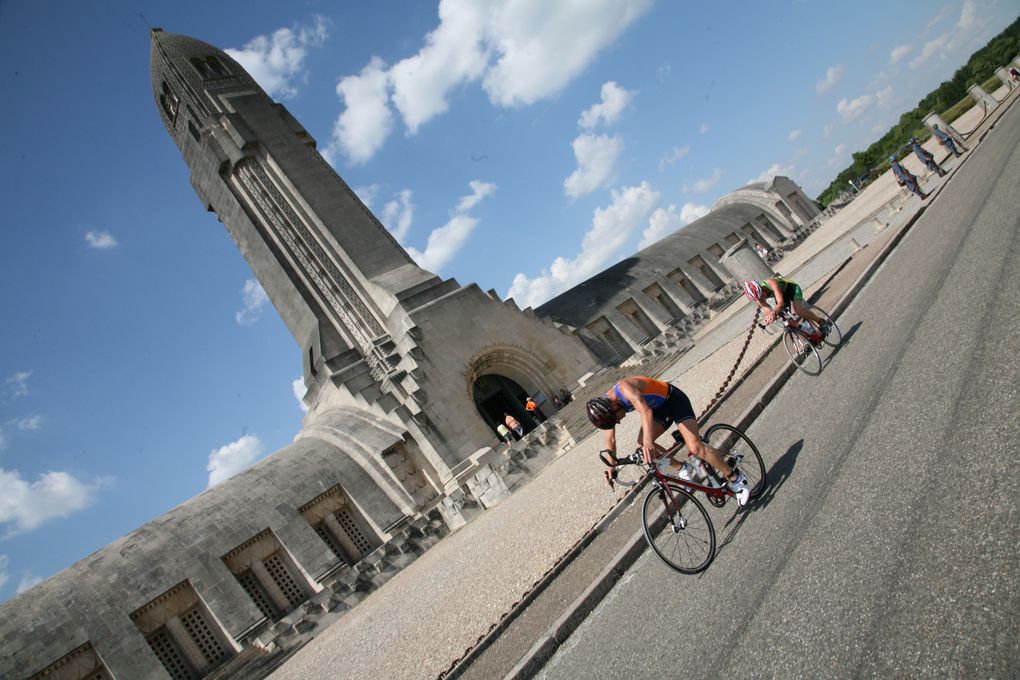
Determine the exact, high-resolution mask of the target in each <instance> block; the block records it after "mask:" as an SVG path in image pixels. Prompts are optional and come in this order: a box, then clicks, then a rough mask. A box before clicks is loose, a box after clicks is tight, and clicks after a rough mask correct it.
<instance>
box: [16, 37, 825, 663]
mask: <svg viewBox="0 0 1020 680" xmlns="http://www.w3.org/2000/svg"><path fill="white" fill-rule="evenodd" d="M151 79H152V88H153V96H154V99H155V102H156V107H157V110H158V111H159V115H160V116H161V118H162V120H163V123H164V125H165V126H166V129H167V131H168V132H169V134H170V136H171V138H172V139H173V141H174V143H175V144H176V145H177V147H178V148H179V149H180V151H181V154H182V156H183V158H184V161H185V163H186V164H187V166H188V168H189V169H190V171H191V184H192V186H193V188H194V189H195V192H196V193H197V194H198V197H199V198H200V200H201V201H202V203H203V205H204V206H205V207H206V208H207V209H208V210H209V211H211V212H215V213H216V215H217V217H218V218H219V220H220V221H221V222H222V223H223V225H224V226H225V227H226V229H227V230H228V232H229V233H230V235H231V237H232V238H233V239H234V241H235V242H236V244H237V246H238V248H239V250H240V251H241V253H242V254H243V256H244V257H245V259H246V260H247V262H248V263H249V264H250V265H251V268H252V270H253V271H254V273H255V275H256V277H257V278H258V280H259V282H260V283H261V285H262V287H263V289H264V290H265V291H266V294H267V295H268V297H269V299H270V300H271V301H272V303H273V305H274V306H275V307H276V309H277V310H278V312H279V313H280V316H281V317H282V318H283V320H284V322H285V323H286V324H287V326H288V328H289V329H290V331H291V333H292V334H293V336H294V338H295V340H296V342H297V344H298V346H299V348H300V351H301V356H302V357H303V366H304V384H305V387H306V390H307V392H306V394H305V396H304V401H305V403H306V405H307V406H308V408H309V411H308V414H307V416H306V418H305V421H304V424H303V427H302V430H301V431H300V432H299V433H298V434H297V436H296V437H295V440H294V442H293V443H292V444H291V445H289V446H287V447H285V448H284V449H282V450H280V451H277V452H275V453H273V454H272V455H270V456H268V457H267V458H265V459H264V460H262V461H260V462H258V463H257V464H255V465H253V466H251V467H250V468H248V469H247V470H245V471H243V472H242V473H240V474H238V475H236V476H235V477H233V478H231V479H229V480H227V481H225V482H223V483H222V484H220V485H218V486H216V487H214V488H213V489H210V490H208V491H206V492H205V493H203V494H201V495H199V496H196V497H195V498H193V499H190V500H189V501H187V502H185V503H183V504H181V505H180V506H178V507H176V508H173V509H172V510H170V511H169V512H167V513H165V514H164V515H162V516H160V517H158V518H156V519H155V520H153V521H152V522H149V523H147V524H145V525H144V526H142V527H140V528H138V529H136V530H135V531H133V532H131V533H130V534H129V535H127V536H125V537H124V538H121V539H119V540H117V541H114V542H113V543H111V544H110V545H108V546H106V547H104V548H102V549H101V550H98V551H97V552H95V553H94V554H92V555H90V556H88V557H87V558H85V559H84V560H82V561H81V562H78V563H77V564H74V565H72V566H71V567H69V568H67V569H65V570H64V571H62V572H60V573H58V574H57V575H55V576H53V577H51V578H49V579H47V580H45V581H43V582H42V583H40V584H38V585H36V586H35V587H33V588H32V589H30V590H29V591H28V592H26V593H23V594H21V595H19V596H16V597H15V598H13V599H12V600H10V601H8V602H6V603H4V604H3V605H0V640H3V641H4V646H5V648H4V652H5V653H4V654H3V655H0V677H4V678H7V677H11V678H42V677H47V678H61V679H63V678H68V679H70V680H81V679H82V678H89V679H96V678H104V677H111V676H112V677H119V678H166V677H172V678H178V677H181V678H185V677H187V678H191V677H202V676H205V675H208V674H210V673H216V674H217V675H218V676H220V677H225V676H228V675H230V673H231V672H237V673H240V675H244V672H243V671H236V670H235V671H232V670H231V669H232V668H235V669H236V668H240V667H242V666H243V664H245V663H254V662H257V657H258V655H259V654H264V653H265V650H266V649H267V648H276V649H280V648H286V646H287V645H288V644H294V641H295V640H296V639H298V637H299V636H300V635H301V634H303V633H305V632H307V630H308V629H309V627H311V626H315V625H317V622H319V621H322V620H328V617H329V616H338V615H340V614H341V613H342V612H343V611H345V610H346V609H348V608H349V607H351V606H353V605H354V604H356V603H357V601H358V600H359V599H360V598H361V597H364V596H365V595H366V594H367V593H369V592H371V591H372V590H373V589H374V588H377V587H379V586H380V585H381V584H382V583H384V582H385V581H386V580H387V579H388V578H390V577H391V576H392V575H393V574H394V573H396V571H398V570H399V569H401V568H403V567H404V566H406V565H407V564H408V563H410V561H412V560H414V559H415V558H416V556H417V555H419V554H421V553H422V552H423V551H424V550H426V549H428V548H429V547H430V546H431V545H433V544H434V543H435V542H436V541H438V540H439V539H440V538H442V537H443V536H444V535H446V534H447V533H448V532H449V531H452V530H455V529H457V528H458V527H459V526H461V525H462V524H463V523H464V522H465V521H466V516H465V512H467V511H469V510H475V511H477V510H478V509H483V508H486V507H491V506H492V505H494V504H496V503H498V502H499V501H500V500H501V499H502V498H504V497H505V496H506V494H507V493H509V488H510V487H511V486H513V484H515V483H516V480H511V479H510V478H511V477H517V478H519V477H520V476H521V475H520V474H519V473H515V472H514V468H515V464H514V457H515V456H516V457H520V456H522V455H527V453H525V452H523V451H521V450H520V448H519V447H518V448H517V449H515V450H513V451H512V453H511V454H507V453H503V452H498V451H497V450H496V449H495V448H494V447H495V445H496V443H497V439H496V436H495V433H494V427H495V423H496V422H500V421H501V418H502V411H503V409H507V410H509V411H511V412H513V411H514V409H519V408H521V406H522V402H521V398H522V396H524V395H528V396H536V398H538V399H539V400H542V399H543V397H548V398H549V399H550V401H547V402H546V403H551V398H552V397H553V396H554V395H557V394H561V392H562V391H563V390H564V389H566V390H567V391H571V390H573V389H574V388H575V387H577V386H578V385H579V381H580V380H583V379H585V378H587V377H589V376H591V375H592V374H593V373H595V372H597V371H599V370H600V369H602V368H604V367H605V366H608V365H612V364H619V363H621V362H624V361H626V360H627V359H628V358H631V357H633V356H634V355H635V354H637V353H639V352H641V351H645V350H647V348H648V347H649V346H651V345H654V344H659V345H661V344H662V342H661V340H655V338H656V337H657V336H658V337H660V338H661V337H662V336H663V334H664V333H666V332H674V333H679V332H681V331H682V330H683V329H690V328H691V326H692V324H696V323H698V322H699V321H700V320H701V319H703V318H705V317H706V316H707V315H708V314H709V313H710V312H711V309H712V308H713V306H716V305H719V304H721V303H723V302H725V301H726V300H728V299H729V298H730V297H731V295H732V293H733V290H734V277H733V275H732V274H731V273H730V272H729V271H728V270H727V268H726V267H725V266H724V265H723V264H722V261H721V259H720V258H722V256H723V253H724V252H725V251H727V250H728V249H730V248H731V247H732V246H733V245H734V244H736V243H738V242H739V241H740V240H741V239H744V238H751V239H754V240H757V241H760V242H764V243H766V244H767V245H768V246H770V247H772V248H775V247H776V246H778V245H781V244H783V243H784V242H786V241H788V240H790V239H792V238H794V236H795V234H796V233H797V231H798V230H802V229H803V228H804V226H805V225H806V224H807V223H809V222H810V220H811V218H812V215H811V210H812V209H813V203H810V201H807V199H806V197H804V196H803V192H800V190H799V189H798V188H797V187H796V185H794V184H793V183H792V182H790V181H789V180H786V179H785V178H776V179H775V180H773V181H772V182H771V183H769V184H767V185H765V184H762V185H749V186H748V187H744V188H743V189H741V190H738V192H735V193H734V194H731V195H730V196H729V197H726V198H724V199H721V200H720V202H719V204H717V206H716V207H715V208H714V209H713V211H712V212H711V213H710V214H709V215H708V216H706V217H705V218H703V219H702V220H698V221H697V222H694V223H692V224H691V225H689V226H687V227H686V228H684V229H682V230H680V231H679V232H677V233H675V234H673V235H671V236H668V237H666V238H665V239H663V240H662V241H660V242H659V243H657V244H655V245H654V246H652V247H650V248H647V249H645V250H643V251H641V252H639V253H637V254H636V255H634V256H633V257H631V258H628V259H626V260H624V261H623V262H621V263H619V264H617V265H614V266H613V267H610V268H609V269H607V270H606V271H604V272H602V273H601V274H599V275H597V276H595V277H593V278H592V279H589V280H588V281H586V282H584V283H583V284H581V285H579V286H577V287H575V288H574V289H573V290H571V291H568V292H567V293H565V294H564V295H562V296H560V297H559V298H556V299H554V300H551V301H550V302H548V303H546V304H545V305H543V306H542V307H540V308H539V309H538V310H531V309H526V310H523V311H522V310H520V309H518V307H517V306H516V304H515V303H514V302H513V300H507V301H502V300H500V299H499V298H498V297H497V296H496V295H495V294H494V293H493V292H491V291H490V292H488V293H485V292H483V291H481V290H480V289H479V288H478V287H477V286H475V285H468V286H461V285H460V284H459V283H457V281H455V280H453V279H446V280H443V279H440V278H439V277H438V276H436V275H435V274H432V273H430V272H427V271H425V270H423V269H421V268H420V267H418V266H417V265H416V264H415V263H414V262H413V260H412V259H411V258H410V257H409V256H408V254H407V253H406V252H405V251H404V250H403V248H401V247H400V245H399V244H398V243H397V242H396V240H395V239H394V238H393V237H392V236H391V235H390V234H389V232H388V231H387V230H386V229H385V228H384V227H383V225H382V224H380V223H379V221H378V220H377V219H376V218H375V217H374V216H373V215H372V214H371V212H370V211H369V210H368V209H367V208H366V207H365V206H364V205H363V204H362V203H361V201H360V200H358V198H357V197H356V196H355V194H354V192H353V191H351V189H350V187H348V186H347V184H346V183H344V181H343V180H342V179H341V178H340V177H339V176H338V175H337V174H336V173H335V172H334V171H333V169H332V168H331V167H330V166H329V165H328V164H327V163H326V162H325V161H324V160H323V159H322V157H321V156H320V155H319V154H318V152H317V151H316V150H315V140H314V139H313V138H312V137H311V136H310V135H309V134H308V133H307V132H306V131H305V130H304V128H302V127H301V125H300V123H298V122H297V120H295V119H294V118H293V116H291V115H290V113H289V112H288V111H287V109H286V108H285V107H283V106H282V105H280V104H277V103H275V102H273V101H272V100H271V99H270V98H269V97H268V96H267V95H266V94H265V92H263V91H262V89H261V88H260V87H259V86H258V85H257V84H256V83H255V81H254V80H252V78H251V77H250V76H249V75H248V74H247V73H246V72H245V71H244V70H243V69H242V68H241V66H240V65H239V64H238V63H237V62H235V61H234V60H233V59H231V58H230V57H229V56H228V55H226V54H225V53H223V52H222V51H220V50H218V49H216V48H214V47H212V46H210V45H208V44H206V43H203V42H200V41H198V40H194V39H192V38H188V37H185V36H180V35H173V34H169V33H165V32H163V31H161V30H159V29H156V30H154V31H153V32H152V50H151ZM467 329H470V332H462V331H466V330H467ZM678 329H679V330H678ZM670 337H671V338H673V337H675V336H670ZM642 348H644V350H643V349H642ZM545 408H548V407H545ZM522 417H523V416H522ZM556 428H557V426H556V424H555V422H554V421H553V422H550V423H545V424H543V425H541V426H540V427H539V428H538V435H537V436H536V440H538V441H541V442H544V443H547V444H549V445H550V446H551V445H552V444H554V443H555V438H556V437H557V436H559V434H558V430H557V429H556ZM546 448H549V447H548V446H547V447H546ZM531 455H539V454H535V453H534V452H532V453H531ZM541 455H553V454H548V453H543V454H541ZM253 659H254V661H253Z"/></svg>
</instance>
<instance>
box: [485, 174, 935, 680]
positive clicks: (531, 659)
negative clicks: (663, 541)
mask: <svg viewBox="0 0 1020 680" xmlns="http://www.w3.org/2000/svg"><path fill="white" fill-rule="evenodd" d="M943 186H945V185H943ZM940 192H941V187H940ZM928 205H931V201H929V203H928ZM928 205H922V206H921V207H920V208H919V209H918V210H917V212H915V213H914V214H913V215H912V216H911V217H910V218H909V219H907V220H906V221H905V222H904V223H903V226H901V227H900V229H899V231H898V232H897V233H896V235H895V236H893V237H892V238H891V239H890V240H889V242H888V243H887V244H886V245H885V246H884V247H883V248H882V251H881V252H880V253H879V254H878V255H877V256H876V257H875V259H874V260H872V261H871V262H870V263H869V264H868V266H867V267H866V268H865V270H864V271H863V272H862V273H861V274H860V276H858V277H857V279H855V280H854V282H853V283H851V284H850V287H849V288H848V289H847V291H846V292H845V293H844V294H843V295H842V296H841V297H840V298H839V300H838V301H837V302H836V304H835V305H833V307H832V308H831V311H830V314H831V315H832V316H833V318H836V317H838V316H839V315H840V314H841V313H843V312H844V311H845V310H846V308H847V307H849V306H850V303H851V302H853V300H854V298H855V297H856V296H857V295H858V294H859V293H860V291H861V290H862V289H863V288H864V286H865V285H866V284H867V283H868V281H869V280H870V279H871V277H872V276H874V275H875V273H876V272H877V271H878V269H879V268H880V267H881V266H882V265H883V264H885V261H886V260H887V259H888V257H889V255H891V254H892V252H893V251H894V250H895V249H896V247H897V246H898V245H899V244H900V242H901V241H902V240H903V238H904V237H905V236H906V235H907V233H909V232H910V230H911V228H912V227H913V226H914V224H915V223H916V222H917V220H918V219H920V218H921V216H922V215H923V214H924V213H925V212H926V211H927V209H928ZM847 262H849V258H848V259H847V260H846V261H844V262H843V264H841V265H840V266H839V267H837V268H836V270H835V271H834V272H833V273H832V274H831V275H830V276H829V278H828V279H826V283H827V282H828V281H830V280H831V279H832V277H834V276H835V275H836V274H837V273H838V272H839V271H840V270H841V269H842V268H843V267H844V266H846V263H847ZM823 285H824V284H823ZM778 344H779V340H778V339H777V340H776V342H775V343H773V345H772V346H771V347H769V348H768V350H766V351H765V352H763V353H762V354H761V356H760V357H759V358H758V359H757V360H756V361H755V363H754V364H752V365H751V366H750V367H749V368H748V370H747V371H745V372H744V374H743V376H742V378H741V380H739V381H738V382H737V383H736V384H734V385H733V386H732V387H731V388H730V389H729V390H728V391H727V394H731V393H732V391H733V390H734V389H736V388H737V386H738V385H740V384H741V383H742V382H743V381H744V379H745V378H744V376H747V375H748V374H749V373H750V372H751V371H752V370H753V369H754V368H756V367H757V366H758V365H760V363H761V362H762V361H763V360H764V358H765V357H766V356H767V355H768V354H770V353H771V352H772V350H773V349H774V348H775V346H776V345H778ZM837 349H838V348H837ZM796 371H797V368H796V366H794V365H793V364H787V365H786V367H785V368H784V369H783V370H781V371H780V372H779V373H778V374H776V376H775V377H774V378H773V379H772V380H771V381H770V382H769V383H768V384H767V385H766V386H765V387H764V388H763V389H762V390H761V392H759V393H758V395H757V396H756V397H755V399H754V400H753V403H752V404H751V405H750V406H749V407H747V408H746V409H745V410H744V412H743V413H741V414H740V416H738V417H737V418H736V421H735V422H733V423H731V424H732V425H733V426H734V427H736V428H738V429H741V430H744V429H746V428H747V427H748V426H749V425H750V424H751V423H753V422H754V420H755V419H756V418H757V417H758V416H759V415H760V414H761V412H762V411H764V410H765V406H766V405H767V403H768V401H769V400H770V399H771V398H772V397H773V396H775V395H776V394H777V393H778V392H779V390H780V389H782V387H783V385H784V384H786V382H787V381H788V380H789V379H790V376H792V375H793V374H794V373H795V372H796ZM722 401H724V399H723V400H720V402H719V403H722ZM718 406H719V405H718V404H717V405H716V406H715V407H713V409H712V412H714V411H715V410H716V409H717V408H718ZM709 415H711V413H705V414H704V415H703V416H702V418H701V419H699V421H701V420H704V419H707V417H708V416H709ZM639 488H640V487H635V489H634V490H633V491H632V492H631V493H633V494H635V495H636V493H637V492H638V489H639ZM630 495H631V494H628V495H627V496H626V497H625V498H629V497H630ZM620 505H621V506H622V505H623V503H622V502H621V503H620ZM592 533H594V532H592ZM587 542H588V541H586V542H585V544H587ZM645 547H646V544H645V539H644V534H643V533H642V532H640V531H637V532H635V533H634V535H633V536H632V537H631V538H630V540H628V542H627V545H626V546H625V547H624V548H623V549H622V550H621V551H620V552H619V553H617V555H616V556H615V557H614V558H613V560H612V561H611V562H610V564H609V565H608V566H607V567H606V568H605V569H604V570H603V571H602V573H601V574H599V576H598V578H596V580H595V582H594V583H592V584H591V585H590V586H588V588H587V589H586V590H585V591H584V593H582V594H581V595H580V596H579V597H578V598H577V599H576V600H574V602H572V603H571V604H570V605H569V606H568V607H567V610H566V612H565V613H564V614H563V616H561V617H560V618H559V619H558V620H557V621H556V622H555V623H554V624H553V625H552V626H551V627H550V628H549V630H548V631H547V632H546V634H545V635H544V636H543V637H542V638H541V639H539V641H538V642H536V643H535V644H534V646H532V648H531V649H530V650H528V653H527V654H525V656H524V658H522V659H521V660H520V661H519V662H518V663H517V665H516V666H514V668H513V669H511V671H510V672H509V673H507V675H506V676H504V680H530V678H533V677H535V675H537V674H538V672H539V671H540V670H541V669H542V667H543V666H544V665H545V663H546V662H547V661H548V660H549V659H551V658H552V656H553V655H554V654H555V653H556V650H557V649H558V648H559V647H560V645H562V644H563V643H564V642H566V640H567V638H569V637H570V635H571V634H572V633H573V632H574V631H575V630H577V628H578V626H580V625H581V622H582V621H584V619H585V618H586V617H587V616H588V614H590V613H591V612H592V611H593V610H594V609H595V607H597V606H598V605H599V603H601V602H602V600H603V599H604V598H605V596H606V595H607V594H608V593H609V591H610V590H612V588H613V586H615V585H616V583H617V581H619V580H620V578H621V577H622V576H623V574H624V573H626V571H627V569H628V568H630V566H631V565H633V564H634V562H636V561H637V558H638V557H640V556H641V554H642V553H643V552H644V550H645Z"/></svg>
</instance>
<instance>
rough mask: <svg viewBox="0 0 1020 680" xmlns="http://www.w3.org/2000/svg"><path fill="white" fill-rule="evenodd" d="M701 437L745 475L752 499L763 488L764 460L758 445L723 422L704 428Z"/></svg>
mask: <svg viewBox="0 0 1020 680" xmlns="http://www.w3.org/2000/svg"><path fill="white" fill-rule="evenodd" d="M702 439H703V440H704V442H705V443H706V444H708V445H709V446H711V447H712V448H713V449H715V450H716V451H718V452H719V454H720V455H721V456H722V457H723V460H725V461H726V462H727V464H729V465H730V467H735V468H737V470H738V471H739V472H742V473H744V475H745V476H746V477H747V488H748V489H750V490H751V497H750V500H754V499H755V498H757V497H758V496H760V495H761V493H762V491H764V490H765V477H766V472H765V461H764V460H762V457H761V454H760V453H758V447H757V446H755V445H754V442H752V441H751V438H750V437H748V436H747V435H746V434H744V433H743V432H741V431H740V430H738V429H737V428H735V427H733V426H732V425H726V424H724V423H716V424H715V425H713V426H712V427H710V428H708V429H707V430H705V434H704V435H703V436H702Z"/></svg>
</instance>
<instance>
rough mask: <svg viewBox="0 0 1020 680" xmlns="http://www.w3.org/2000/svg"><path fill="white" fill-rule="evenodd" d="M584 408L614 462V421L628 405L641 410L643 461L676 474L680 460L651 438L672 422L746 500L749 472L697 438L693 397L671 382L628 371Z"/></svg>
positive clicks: (629, 408) (692, 449)
mask: <svg viewBox="0 0 1020 680" xmlns="http://www.w3.org/2000/svg"><path fill="white" fill-rule="evenodd" d="M586 410H587V412H588V419H589V420H591V422H592V424H593V425H595V427H597V428H599V429H600V430H604V431H605V440H604V441H605V448H604V449H602V451H601V452H600V453H608V454H609V456H610V457H611V458H612V460H613V462H615V461H616V424H617V423H619V422H620V421H621V420H623V418H624V416H626V415H627V414H628V413H630V412H631V411H637V412H638V414H639V415H640V416H641V430H640V431H639V432H638V440H637V441H638V444H639V445H640V446H641V452H642V455H643V456H644V459H645V462H646V463H648V464H649V465H657V466H658V467H659V470H661V471H662V472H669V473H670V474H674V475H676V474H677V472H678V468H679V467H680V464H679V463H678V462H677V461H676V460H673V459H672V457H663V456H662V454H663V451H664V449H663V448H662V447H661V446H659V445H658V444H656V443H655V440H656V439H658V438H659V437H660V436H661V435H662V433H663V432H665V431H666V430H668V429H669V427H670V426H671V425H674V424H675V425H676V429H677V431H678V432H680V436H681V437H683V440H684V443H685V444H686V445H687V450H688V451H689V452H690V453H691V454H693V455H694V456H696V457H698V458H700V459H701V460H703V461H705V462H706V463H708V464H709V465H711V466H712V467H714V468H715V469H716V470H717V471H718V472H719V474H720V475H722V477H723V478H724V479H725V480H726V483H727V484H728V485H729V487H730V490H731V491H733V493H734V495H735V497H736V499H737V504H738V505H745V504H746V503H747V499H748V497H749V496H750V493H751V492H750V489H749V488H748V485H747V477H745V476H744V474H743V473H741V472H738V471H736V470H734V469H733V468H731V467H730V466H729V465H727V464H726V461H725V460H723V457H722V456H721V455H719V452H718V451H716V450H715V449H713V448H712V447H711V446H708V445H707V444H705V442H703V441H702V440H701V433H700V432H699V431H698V421H697V418H695V416H694V407H692V406H691V400H690V399H689V398H688V397H687V395H686V394H684V393H683V390H681V389H680V388H678V387H676V386H675V385H671V384H669V383H667V382H662V381H661V380H652V379H651V378H648V377H646V376H643V375H637V376H631V377H630V378H624V379H623V380H621V381H620V382H618V383H616V384H615V385H613V388H612V389H611V390H609V391H608V392H607V393H606V396H604V397H595V398H594V399H590V400H589V401H588V404H587V408H586ZM667 468H671V469H669V470H667Z"/></svg>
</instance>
